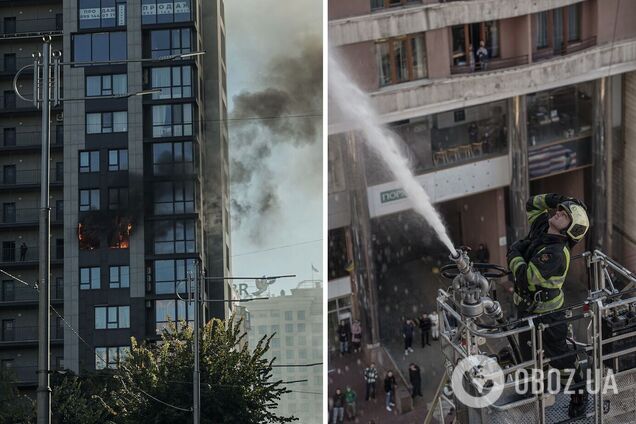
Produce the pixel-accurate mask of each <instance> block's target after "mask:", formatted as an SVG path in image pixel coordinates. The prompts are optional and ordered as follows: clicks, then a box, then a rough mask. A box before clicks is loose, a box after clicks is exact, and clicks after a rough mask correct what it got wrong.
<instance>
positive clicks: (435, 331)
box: [430, 311, 439, 340]
mask: <svg viewBox="0 0 636 424" xmlns="http://www.w3.org/2000/svg"><path fill="white" fill-rule="evenodd" d="M430 319H431V333H432V335H433V340H438V339H439V315H437V311H433V313H432V314H431V315H430Z"/></svg>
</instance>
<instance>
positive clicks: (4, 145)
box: [0, 0, 65, 390]
mask: <svg viewBox="0 0 636 424" xmlns="http://www.w3.org/2000/svg"><path fill="white" fill-rule="evenodd" d="M44 35H50V36H51V37H52V48H53V49H55V50H59V49H61V48H62V1H60V0H58V1H46V0H44V1H27V2H25V1H3V2H0V168H2V171H1V172H2V173H1V174H0V204H1V207H2V210H0V243H1V246H0V248H1V251H0V269H3V270H5V271H6V272H8V273H10V274H11V275H13V276H15V277H17V278H19V279H21V280H24V281H27V282H29V283H34V282H36V281H37V280H38V265H39V258H38V253H39V252H38V250H39V247H38V243H39V241H38V228H39V226H38V224H39V222H38V221H39V216H40V213H39V208H40V160H41V159H40V153H41V145H42V138H41V137H42V135H41V119H40V117H41V111H40V110H37V109H36V108H35V106H34V105H33V103H29V102H25V101H23V100H22V99H20V98H19V97H17V96H16V94H15V92H14V90H13V78H14V76H15V74H16V72H17V71H18V70H19V69H20V68H22V67H23V66H26V65H28V64H32V63H33V57H32V56H31V54H32V53H33V52H36V51H41V50H42V36H44ZM19 89H20V92H21V93H22V94H23V95H24V96H25V97H27V98H32V96H33V72H32V71H31V70H27V71H25V72H23V73H22V74H21V77H20V80H19ZM63 120H64V119H63V113H62V108H61V107H56V108H53V109H52V110H51V166H50V169H51V176H50V182H51V191H50V196H51V199H50V204H51V304H52V305H53V306H54V307H55V308H56V310H58V311H59V312H60V313H63V310H64V272H63V267H62V260H63V259H64V232H63V229H62V224H63V221H64V197H63V194H62V183H63V176H64V165H63V141H64V131H63V126H62V125H63ZM37 317H38V292H37V291H35V290H34V289H32V288H29V287H26V286H24V285H23V284H21V283H20V282H18V281H16V280H15V279H14V278H11V277H9V276H7V275H4V274H0V325H1V327H0V366H1V367H3V368H11V369H13V371H14V372H15V377H16V381H17V382H18V385H19V386H20V387H23V388H25V389H28V390H35V387H36V386H37V374H36V370H37V354H38V332H37V327H38V324H37ZM50 334H51V367H52V368H54V369H55V368H64V367H65V363H64V353H63V348H62V343H63V337H64V330H63V323H62V321H61V319H60V318H59V317H57V316H56V315H54V314H52V315H51V333H50Z"/></svg>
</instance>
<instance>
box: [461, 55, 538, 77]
mask: <svg viewBox="0 0 636 424" xmlns="http://www.w3.org/2000/svg"><path fill="white" fill-rule="evenodd" d="M527 64H528V56H526V55H523V56H515V57H505V58H494V59H489V60H488V61H486V62H485V63H483V64H482V63H480V62H477V63H475V67H474V69H472V70H471V68H470V65H467V64H462V65H453V66H451V74H453V75H455V74H469V73H473V72H474V73H477V72H487V71H494V70H497V69H504V68H512V67H515V66H522V65H527Z"/></svg>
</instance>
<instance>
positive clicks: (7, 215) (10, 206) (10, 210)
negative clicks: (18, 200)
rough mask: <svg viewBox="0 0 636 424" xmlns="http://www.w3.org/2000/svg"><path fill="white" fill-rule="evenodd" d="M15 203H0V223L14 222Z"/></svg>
mask: <svg viewBox="0 0 636 424" xmlns="http://www.w3.org/2000/svg"><path fill="white" fill-rule="evenodd" d="M15 216H16V215H15V203H14V202H10V203H3V204H2V223H3V224H11V223H14V222H15Z"/></svg>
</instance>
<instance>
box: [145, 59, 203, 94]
mask: <svg viewBox="0 0 636 424" xmlns="http://www.w3.org/2000/svg"><path fill="white" fill-rule="evenodd" d="M165 70H168V74H169V75H168V78H167V79H168V80H169V82H168V85H158V83H159V82H157V83H156V82H155V75H156V73H155V72H159V71H165ZM175 70H178V76H177V75H175ZM149 73H150V77H149V82H150V89H152V90H154V89H159V90H161V92H159V93H153V94H152V99H153V100H165V99H188V98H191V97H194V87H193V86H194V72H193V69H192V66H191V65H180V66H161V67H155V68H151V69H150V70H149ZM185 76H187V78H184V77H185ZM186 79H189V84H186V83H184V81H185V80H186ZM177 80H178V81H177ZM175 81H177V82H175ZM177 89H178V91H179V94H176V93H175V91H177ZM188 90H189V95H185V94H184V93H185V91H188ZM164 91H167V94H164Z"/></svg>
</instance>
